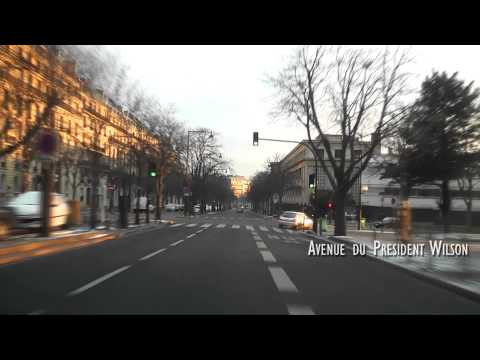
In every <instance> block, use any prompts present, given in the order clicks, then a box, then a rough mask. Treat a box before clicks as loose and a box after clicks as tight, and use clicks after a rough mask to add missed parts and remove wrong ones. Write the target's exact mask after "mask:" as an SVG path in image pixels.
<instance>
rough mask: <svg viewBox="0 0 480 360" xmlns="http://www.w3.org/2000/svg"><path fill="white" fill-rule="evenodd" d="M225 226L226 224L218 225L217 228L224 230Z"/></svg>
mask: <svg viewBox="0 0 480 360" xmlns="http://www.w3.org/2000/svg"><path fill="white" fill-rule="evenodd" d="M225 226H226V224H218V225H217V228H224V227H225Z"/></svg>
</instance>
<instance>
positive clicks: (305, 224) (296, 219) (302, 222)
mask: <svg viewBox="0 0 480 360" xmlns="http://www.w3.org/2000/svg"><path fill="white" fill-rule="evenodd" d="M278 227H280V228H283V227H286V228H290V229H297V230H313V220H312V219H311V218H310V217H309V216H307V215H306V214H305V213H303V212H296V211H285V212H283V213H282V214H281V215H280V217H279V218H278Z"/></svg>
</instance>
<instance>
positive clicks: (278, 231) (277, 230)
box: [273, 228, 283, 234]
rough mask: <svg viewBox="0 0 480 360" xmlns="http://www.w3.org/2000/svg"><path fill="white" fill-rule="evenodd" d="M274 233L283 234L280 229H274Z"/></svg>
mask: <svg viewBox="0 0 480 360" xmlns="http://www.w3.org/2000/svg"><path fill="white" fill-rule="evenodd" d="M273 231H275V232H277V233H280V234H283V231H282V230H280V229H277V228H273Z"/></svg>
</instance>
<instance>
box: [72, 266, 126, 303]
mask: <svg viewBox="0 0 480 360" xmlns="http://www.w3.org/2000/svg"><path fill="white" fill-rule="evenodd" d="M130 266H131V265H127V266H124V267H121V268H120V269H117V270H115V271H112V272H111V273H109V274H107V275H104V276H102V277H100V278H98V279H97V280H93V281H92V282H89V283H88V284H86V285H84V286H82V287H80V288H78V289H77V290H73V291H71V292H70V293H68V294H67V296H75V295H78V294H81V293H82V292H84V291H87V290H88V289H90V288H92V287H94V286H95V285H98V284H100V283H102V282H104V281H105V280H108V279H110V278H111V277H113V276H115V275H117V274H120V273H121V272H122V271H125V270H127V269H128V268H129V267H130Z"/></svg>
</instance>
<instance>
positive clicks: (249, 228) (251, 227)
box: [246, 225, 255, 231]
mask: <svg viewBox="0 0 480 360" xmlns="http://www.w3.org/2000/svg"><path fill="white" fill-rule="evenodd" d="M246 228H247V230H250V231H255V229H254V228H253V226H251V225H247V226H246Z"/></svg>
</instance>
